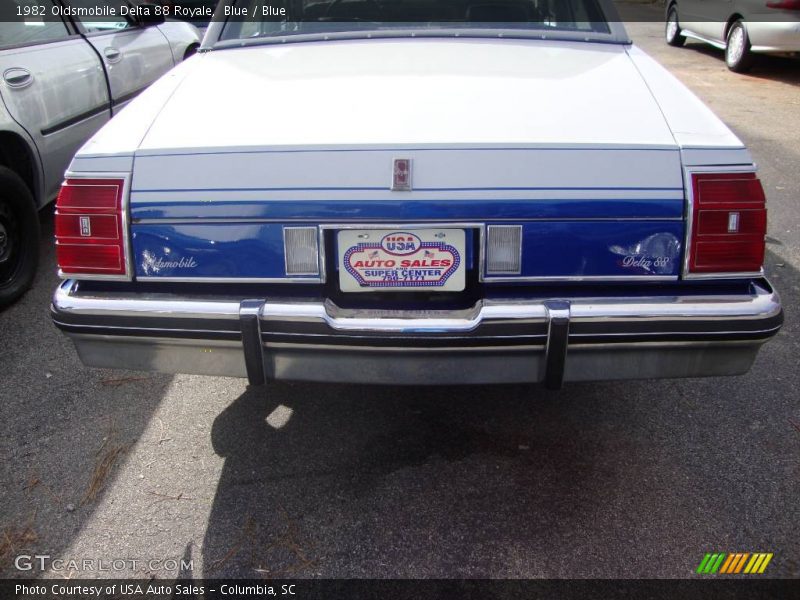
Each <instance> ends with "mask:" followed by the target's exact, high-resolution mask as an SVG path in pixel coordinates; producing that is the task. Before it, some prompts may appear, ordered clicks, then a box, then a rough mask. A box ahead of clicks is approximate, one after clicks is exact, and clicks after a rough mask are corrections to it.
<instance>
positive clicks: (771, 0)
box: [767, 0, 800, 10]
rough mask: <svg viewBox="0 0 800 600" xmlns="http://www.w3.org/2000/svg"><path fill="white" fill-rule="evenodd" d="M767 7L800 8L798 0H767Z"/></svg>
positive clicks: (799, 0)
mask: <svg viewBox="0 0 800 600" xmlns="http://www.w3.org/2000/svg"><path fill="white" fill-rule="evenodd" d="M767 8H779V9H782V10H800V0H767Z"/></svg>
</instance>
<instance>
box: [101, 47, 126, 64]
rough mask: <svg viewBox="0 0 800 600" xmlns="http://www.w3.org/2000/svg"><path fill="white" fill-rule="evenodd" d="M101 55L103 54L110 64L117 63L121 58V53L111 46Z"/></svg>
mask: <svg viewBox="0 0 800 600" xmlns="http://www.w3.org/2000/svg"><path fill="white" fill-rule="evenodd" d="M103 54H105V56H106V60H107V61H108V62H110V63H115V62H119V59H120V58H122V52H120V51H119V50H117V49H116V48H114V47H113V46H109V47H108V48H106V49H105V50H103Z"/></svg>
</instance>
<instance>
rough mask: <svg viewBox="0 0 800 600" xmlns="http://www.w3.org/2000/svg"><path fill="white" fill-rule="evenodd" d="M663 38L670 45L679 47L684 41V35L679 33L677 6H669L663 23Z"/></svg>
mask: <svg viewBox="0 0 800 600" xmlns="http://www.w3.org/2000/svg"><path fill="white" fill-rule="evenodd" d="M664 38H665V39H666V41H667V43H668V44H669V45H670V46H675V47H676V48H677V47H680V46H683V44H685V43H686V36H685V35H681V26H680V22H679V21H678V8H677V7H676V6H674V5H673V6H671V7H670V9H669V12H668V13H667V21H666V23H665V24H664Z"/></svg>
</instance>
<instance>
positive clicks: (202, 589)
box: [14, 583, 297, 598]
mask: <svg viewBox="0 0 800 600" xmlns="http://www.w3.org/2000/svg"><path fill="white" fill-rule="evenodd" d="M14 592H15V594H16V596H17V597H18V598H36V597H41V596H45V597H59V596H63V597H67V598H76V597H77V598H107V597H120V596H126V597H141V598H149V597H152V596H170V597H172V598H176V597H181V596H186V597H195V596H198V595H202V594H206V593H209V592H210V593H213V594H219V595H220V596H233V597H241V596H261V597H263V596H294V595H296V594H297V585H296V584H280V585H277V584H275V585H261V584H256V585H240V584H222V585H219V586H216V585H215V586H213V587H209V586H205V585H189V584H174V585H166V584H161V585H158V584H154V583H148V584H142V583H109V584H96V585H81V584H74V583H73V584H70V583H53V584H47V585H44V584H39V585H25V584H17V585H15V586H14Z"/></svg>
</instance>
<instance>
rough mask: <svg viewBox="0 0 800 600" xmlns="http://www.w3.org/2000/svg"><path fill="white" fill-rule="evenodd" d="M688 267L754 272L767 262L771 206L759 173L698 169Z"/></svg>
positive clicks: (700, 270)
mask: <svg viewBox="0 0 800 600" xmlns="http://www.w3.org/2000/svg"><path fill="white" fill-rule="evenodd" d="M692 192H693V196H694V206H693V209H692V215H691V219H692V238H691V240H690V242H689V272H690V273H752V272H756V271H758V270H760V269H761V265H762V264H763V263H764V236H765V235H766V233H767V208H766V199H765V197H764V189H763V188H762V187H761V182H760V181H759V180H758V178H757V177H756V175H755V173H695V174H693V175H692Z"/></svg>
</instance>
